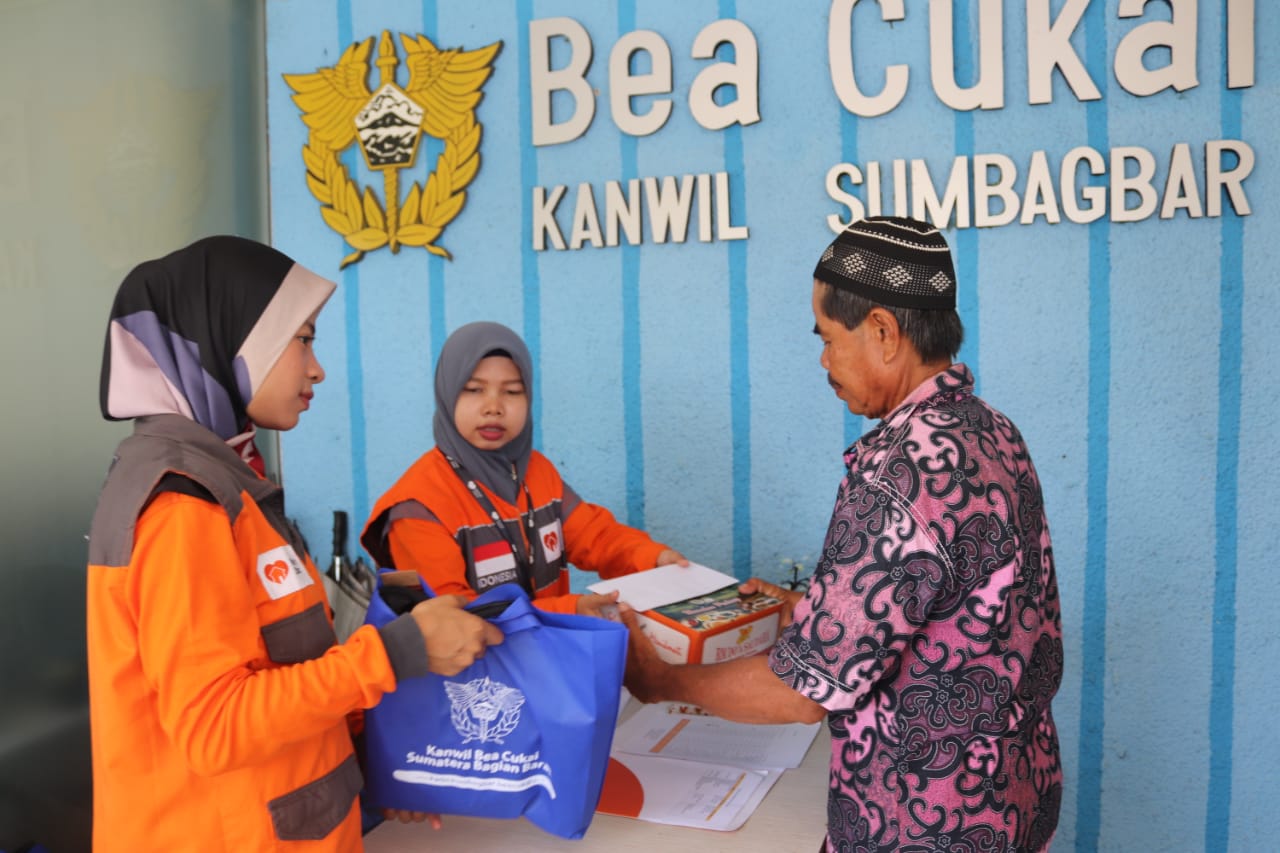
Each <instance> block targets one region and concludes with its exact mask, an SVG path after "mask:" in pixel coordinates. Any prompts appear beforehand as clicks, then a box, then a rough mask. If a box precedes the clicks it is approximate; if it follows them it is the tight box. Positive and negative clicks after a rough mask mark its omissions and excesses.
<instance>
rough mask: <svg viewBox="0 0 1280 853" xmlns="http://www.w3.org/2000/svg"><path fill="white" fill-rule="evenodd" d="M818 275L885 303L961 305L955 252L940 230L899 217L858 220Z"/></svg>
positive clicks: (823, 260) (826, 255) (825, 256)
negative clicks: (957, 298) (953, 255)
mask: <svg viewBox="0 0 1280 853" xmlns="http://www.w3.org/2000/svg"><path fill="white" fill-rule="evenodd" d="M813 277H814V278H816V279H817V280H818V281H822V282H825V283H827V284H829V285H831V286H832V287H838V288H840V289H841V290H847V291H849V292H850V293H855V294H857V295H858V296H861V297H863V298H864V299H869V300H871V301H872V302H876V303H879V304H881V305H892V306H896V307H900V308H923V309H929V310H940V311H948V310H954V309H955V307H956V272H955V267H953V266H952V264H951V250H950V249H948V248H947V241H946V240H945V239H944V238H943V236H942V234H941V233H939V231H938V229H937V228H934V227H933V226H932V225H930V224H928V223H927V222H919V221H917V220H915V219H904V218H902V217H898V216H872V217H868V218H867V219H860V220H858V221H857V222H854V223H853V224H852V225H850V226H849V227H848V228H846V229H845V230H844V231H843V232H841V234H840V236H838V237H836V239H835V240H833V241H832V243H831V245H830V246H827V250H826V251H825V252H823V253H822V257H821V258H820V259H819V260H818V266H817V268H816V269H814V271H813Z"/></svg>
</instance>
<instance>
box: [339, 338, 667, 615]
mask: <svg viewBox="0 0 1280 853" xmlns="http://www.w3.org/2000/svg"><path fill="white" fill-rule="evenodd" d="M435 395H436V412H435V418H434V420H433V422H432V427H433V431H434V434H435V440H436V446H435V447H434V448H432V449H431V450H430V451H428V452H427V453H426V454H424V455H423V456H422V457H421V458H419V459H418V461H416V462H414V463H413V465H412V466H410V468H409V470H408V471H406V472H405V473H404V475H403V476H402V477H401V478H400V479H399V481H397V482H396V484H395V485H394V486H392V487H391V488H390V489H389V490H388V491H387V493H386V494H384V495H383V496H382V497H381V498H380V499H379V500H378V502H377V504H376V505H375V506H374V508H373V512H372V514H371V515H370V517H369V521H368V523H367V524H366V525H365V529H364V533H363V534H362V535H361V537H360V541H361V543H362V544H363V545H364V547H365V548H366V549H367V550H368V551H369V553H370V554H372V555H373V557H374V559H376V560H377V561H378V564H379V565H380V566H383V567H394V568H397V569H411V570H413V571H416V572H418V573H419V574H420V575H422V577H423V578H425V579H426V581H427V583H428V584H429V585H430V587H431V589H432V591H433V592H435V593H436V594H438V595H440V594H447V593H456V594H462V595H468V596H474V595H476V594H478V593H481V592H484V591H485V590H487V589H490V588H492V587H494V586H497V585H498V584H502V583H516V584H519V585H520V586H521V587H523V588H524V590H525V591H526V592H527V593H529V595H530V597H532V598H533V599H534V600H535V603H536V604H537V605H538V606H539V607H542V608H543V609H546V610H552V611H556V612H561V613H575V612H576V613H591V614H595V615H598V614H599V613H600V609H601V608H602V607H604V606H605V605H607V604H609V603H611V601H612V600H613V598H614V597H616V594H615V596H613V597H606V596H598V595H575V594H571V593H570V592H569V571H568V569H569V565H570V564H573V565H574V566H577V567H579V568H582V569H586V570H588V571H594V572H596V573H598V574H599V575H600V577H602V578H612V577H618V576H619V575H625V574H631V573H632V572H638V571H643V570H645V569H651V568H654V567H656V566H660V565H666V564H669V563H680V564H686V563H687V560H685V558H684V556H683V555H682V554H681V553H680V552H679V551H676V550H674V549H672V548H669V547H668V546H666V545H663V544H662V543H659V542H655V541H654V540H653V539H651V538H650V537H649V535H648V534H646V533H645V532H644V531H641V530H636V529H635V528H632V527H628V526H626V525H625V524H622V523H620V522H619V521H617V520H616V519H615V518H614V517H613V515H612V514H611V513H610V512H609V511H608V510H607V509H605V508H604V507H601V506H597V505H595V504H591V503H588V502H586V501H584V500H582V498H580V497H579V496H578V494H577V493H576V492H575V491H574V490H573V489H572V488H571V487H570V486H569V484H568V483H566V482H564V480H562V479H561V477H560V473H559V472H558V471H557V470H556V468H555V466H554V465H552V464H551V462H550V461H549V460H548V459H547V458H546V457H545V456H543V455H542V454H541V453H539V452H538V451H536V450H534V449H533V422H532V420H531V417H530V400H531V399H532V395H533V364H532V361H531V359H530V358H529V350H528V348H527V347H526V346H525V345H524V341H522V340H521V339H520V336H519V335H517V334H516V333H515V332H513V331H512V330H511V329H508V328H507V327H506V326H503V325H501V324H499V323H489V322H480V323H470V324H468V325H466V326H463V327H461V328H459V329H458V330H457V331H455V332H454V333H453V334H452V335H450V336H449V339H448V340H447V341H445V344H444V347H443V348H442V349H441V352H440V359H439V362H438V363H437V365H436V377H435Z"/></svg>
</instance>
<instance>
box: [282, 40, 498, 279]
mask: <svg viewBox="0 0 1280 853" xmlns="http://www.w3.org/2000/svg"><path fill="white" fill-rule="evenodd" d="M400 44H401V45H402V46H403V47H404V51H405V58H404V64H405V67H406V69H407V71H408V78H409V79H408V83H407V84H406V85H405V87H404V88H400V86H399V84H397V82H396V69H397V66H398V65H399V58H398V57H397V56H396V48H395V42H394V41H393V40H392V38H391V33H390V32H388V31H385V30H384V31H383V33H382V36H381V38H380V39H379V40H378V58H377V59H376V60H374V62H373V64H375V65H377V66H378V73H379V80H378V88H377V90H376V91H370V89H369V83H368V77H369V66H370V62H369V54H370V51H371V50H372V48H373V37H372V36H370V37H369V38H367V39H365V40H364V41H361V42H355V43H354V44H352V45H350V46H349V47H348V48H347V49H346V51H344V52H343V54H342V57H341V58H340V59H339V60H338V62H337V64H336V65H334V66H332V67H326V68H320V69H318V70H316V71H315V72H314V73H310V74H285V75H284V80H285V82H286V83H287V84H288V85H289V88H291V89H292V90H293V92H294V95H293V101H294V103H295V104H297V105H298V108H299V109H301V110H302V121H303V122H304V123H305V124H306V126H307V127H308V128H309V129H310V134H309V136H308V138H307V144H306V145H305V146H304V147H303V149H302V160H303V163H304V164H305V165H306V169H307V187H308V188H309V189H310V190H311V194H312V195H313V196H315V198H316V200H317V201H319V202H320V215H321V216H322V217H324V221H325V223H327V224H328V226H329V227H330V228H332V229H333V230H334V231H336V232H338V233H339V234H341V235H342V237H343V239H345V240H346V241H347V243H349V244H350V245H351V246H352V247H353V248H354V249H355V250H356V251H355V252H353V253H352V254H350V255H347V256H346V257H345V258H343V259H342V263H341V265H340V266H341V267H345V266H347V265H348V264H352V263H355V262H356V261H358V260H360V259H361V258H363V257H364V254H365V252H372V251H374V250H376V249H381V248H382V247H383V246H386V247H388V248H390V249H391V251H392V253H393V254H395V253H398V252H399V251H400V247H401V246H419V247H421V248H423V249H426V250H427V251H428V252H431V253H432V254H433V255H439V256H440V257H443V258H448V259H452V255H450V254H449V252H448V251H447V250H446V249H445V248H444V247H442V246H440V245H439V240H440V237H441V236H443V234H444V230H445V228H447V227H448V225H449V223H450V222H452V221H453V220H454V218H455V217H456V216H457V215H458V214H459V212H461V210H462V207H463V205H464V204H466V201H467V187H468V186H469V185H470V183H471V181H472V180H473V179H474V178H475V176H476V172H477V171H478V170H479V168H480V136H481V131H482V128H481V125H480V124H478V123H477V122H476V106H477V105H478V104H479V103H480V98H481V91H480V90H481V87H483V86H484V84H485V82H486V81H487V80H488V79H489V75H490V74H492V73H493V60H494V57H495V56H497V54H498V51H499V50H500V49H501V48H502V42H500V41H498V42H494V43H493V44H491V45H488V46H486V47H482V48H477V49H476V50H463V49H461V48H449V49H445V50H441V49H439V48H437V47H436V46H435V45H434V44H433V43H432V42H431V40H430V39H428V38H427V37H426V36H424V35H418V36H410V35H405V34H404V33H401V34H400ZM423 133H426V134H427V135H428V136H431V137H434V138H435V139H438V140H441V141H442V142H443V150H441V151H440V155H439V157H438V158H437V160H436V162H435V171H432V172H430V174H429V175H428V177H427V179H426V181H425V182H424V184H423V185H421V186H419V184H418V183H417V182H414V183H413V184H412V186H411V187H410V189H409V192H408V195H407V196H406V197H405V198H404V199H403V200H402V199H401V198H400V181H399V178H400V170H402V169H412V168H413V165H414V161H415V159H416V158H417V153H418V148H419V142H420V141H421V137H422V134H423ZM356 141H358V142H359V144H360V150H361V151H362V152H363V153H364V161H365V165H366V166H367V167H368V168H369V170H370V171H375V172H381V173H382V184H383V198H382V202H381V203H379V201H378V198H377V196H376V195H375V193H374V191H373V189H372V188H371V187H365V188H364V189H363V190H362V189H361V188H360V187H359V186H358V185H357V184H356V182H355V181H354V180H353V179H352V178H351V176H350V174H349V173H348V171H347V169H348V167H347V165H346V164H344V163H343V162H342V161H341V160H339V159H338V157H339V154H340V153H341V152H343V151H345V150H346V149H347V148H348V147H350V145H351V144H352V143H353V142H356Z"/></svg>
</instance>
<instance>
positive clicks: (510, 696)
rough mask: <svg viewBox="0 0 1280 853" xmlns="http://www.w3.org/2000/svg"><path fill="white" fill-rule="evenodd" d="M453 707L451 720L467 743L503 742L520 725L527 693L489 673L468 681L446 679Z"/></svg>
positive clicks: (446, 690) (445, 684) (445, 687)
mask: <svg viewBox="0 0 1280 853" xmlns="http://www.w3.org/2000/svg"><path fill="white" fill-rule="evenodd" d="M444 689H445V692H446V693H448V694H449V704H450V706H451V710H450V714H449V719H450V721H451V722H452V723H453V727H454V729H456V730H457V732H458V734H460V735H462V738H463V740H462V742H463V743H464V744H466V743H471V741H473V740H476V741H479V742H480V743H502V739H503V738H504V737H506V736H507V735H509V734H511V733H512V732H513V731H515V728H516V726H518V725H520V707H521V706H522V705H524V694H523V693H521V692H520V691H519V690H517V689H515V688H514V687H508V686H507V685H505V684H503V683H502V682H500V681H494V680H493V679H491V678H489V677H488V676H485V677H484V678H477V679H476V680H474V681H468V682H467V683H466V684H458V683H457V682H452V681H446V682H445V683H444Z"/></svg>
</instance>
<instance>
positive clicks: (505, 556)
mask: <svg viewBox="0 0 1280 853" xmlns="http://www.w3.org/2000/svg"><path fill="white" fill-rule="evenodd" d="M471 556H472V559H473V560H474V561H475V567H476V589H477V591H478V590H485V589H488V588H489V587H491V586H497V585H498V584H500V583H508V582H510V581H514V580H516V555H515V554H513V553H511V546H510V545H508V544H507V543H506V542H490V543H489V544H488V545H477V546H476V547H475V549H474V550H473V551H472V552H471Z"/></svg>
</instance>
